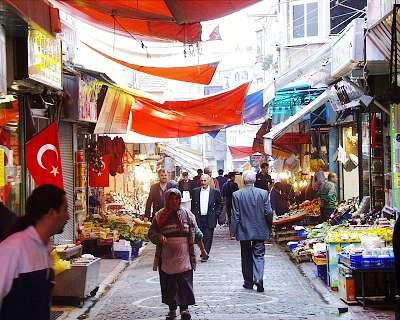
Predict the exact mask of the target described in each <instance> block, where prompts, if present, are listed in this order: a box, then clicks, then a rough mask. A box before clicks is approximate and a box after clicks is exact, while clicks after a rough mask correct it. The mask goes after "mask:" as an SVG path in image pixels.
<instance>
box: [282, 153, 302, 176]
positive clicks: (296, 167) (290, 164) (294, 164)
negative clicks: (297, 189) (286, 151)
mask: <svg viewBox="0 0 400 320" xmlns="http://www.w3.org/2000/svg"><path fill="white" fill-rule="evenodd" d="M285 169H286V170H288V171H293V172H297V171H300V159H299V157H298V156H296V155H295V154H292V155H291V156H290V157H289V158H287V159H286V160H285Z"/></svg>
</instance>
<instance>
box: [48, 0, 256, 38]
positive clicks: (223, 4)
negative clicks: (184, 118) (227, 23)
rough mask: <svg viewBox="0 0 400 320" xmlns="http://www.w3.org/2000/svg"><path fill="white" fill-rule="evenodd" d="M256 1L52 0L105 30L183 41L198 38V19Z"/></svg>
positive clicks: (222, 13) (219, 14)
mask: <svg viewBox="0 0 400 320" xmlns="http://www.w3.org/2000/svg"><path fill="white" fill-rule="evenodd" d="M258 1H260V0H235V1H232V0H218V1H215V0H190V1H187V0H151V1H149V0H134V1H128V0H113V1H110V0H53V2H54V3H57V4H59V5H60V6H61V7H62V8H63V9H64V10H66V11H68V12H69V13H70V14H71V15H73V16H75V17H77V18H80V19H83V20H85V21H86V22H88V23H92V24H95V25H96V26H98V27H101V28H103V29H106V30H108V31H114V30H115V32H117V33H120V34H124V35H129V34H134V35H139V36H143V37H147V38H149V37H150V38H154V39H161V40H169V41H171V40H172V41H176V40H177V41H180V42H185V43H195V42H198V41H200V40H201V25H200V22H201V21H206V20H212V19H217V18H220V17H222V16H225V15H227V14H230V13H233V12H235V11H238V10H241V9H243V8H245V7H247V6H250V5H252V4H254V3H256V2H258ZM114 18H115V19H114Z"/></svg>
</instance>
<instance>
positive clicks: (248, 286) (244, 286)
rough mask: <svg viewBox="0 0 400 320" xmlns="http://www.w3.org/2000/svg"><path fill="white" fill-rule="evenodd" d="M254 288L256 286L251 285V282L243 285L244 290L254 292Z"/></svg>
mask: <svg viewBox="0 0 400 320" xmlns="http://www.w3.org/2000/svg"><path fill="white" fill-rule="evenodd" d="M253 286H254V284H252V283H249V282H245V283H243V288H245V289H248V290H253Z"/></svg>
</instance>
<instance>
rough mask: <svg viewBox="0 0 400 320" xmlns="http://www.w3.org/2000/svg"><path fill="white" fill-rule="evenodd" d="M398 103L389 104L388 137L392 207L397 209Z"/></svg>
mask: <svg viewBox="0 0 400 320" xmlns="http://www.w3.org/2000/svg"><path fill="white" fill-rule="evenodd" d="M398 107H399V106H398V105H397V104H392V105H391V106H390V138H391V153H392V154H391V160H392V203H393V208H394V209H397V210H399V209H400V206H399V196H400V195H399V190H400V130H399V127H398V124H399V123H400V119H399V116H400V113H399V112H398Z"/></svg>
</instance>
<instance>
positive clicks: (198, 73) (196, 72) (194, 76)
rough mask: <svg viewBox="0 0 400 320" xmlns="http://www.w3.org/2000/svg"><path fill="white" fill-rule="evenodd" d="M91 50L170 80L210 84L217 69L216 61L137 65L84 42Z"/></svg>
mask: <svg viewBox="0 0 400 320" xmlns="http://www.w3.org/2000/svg"><path fill="white" fill-rule="evenodd" d="M84 44H85V45H86V46H88V47H89V48H90V49H92V50H93V51H95V52H97V53H98V54H101V55H102V56H103V57H106V58H107V59H110V60H111V61H114V62H116V63H119V64H121V65H123V66H125V67H128V68H130V69H133V70H136V71H140V72H144V73H147V74H151V75H153V76H157V77H162V78H166V79H171V80H178V81H185V82H192V83H199V84H210V82H211V80H212V77H213V76H214V73H215V71H216V70H217V66H218V62H214V63H207V64H199V65H197V66H188V67H170V68H161V67H146V66H139V65H137V64H133V63H128V62H125V61H122V60H118V59H116V58H113V57H111V56H109V55H108V54H105V53H103V52H101V51H99V50H97V49H95V48H93V47H91V46H89V45H88V44H86V43H84Z"/></svg>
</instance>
